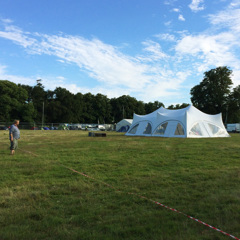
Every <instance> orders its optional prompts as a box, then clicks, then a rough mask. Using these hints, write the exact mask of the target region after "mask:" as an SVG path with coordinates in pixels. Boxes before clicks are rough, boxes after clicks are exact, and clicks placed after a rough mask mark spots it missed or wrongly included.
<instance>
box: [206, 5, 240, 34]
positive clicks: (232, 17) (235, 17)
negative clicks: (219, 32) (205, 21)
mask: <svg viewBox="0 0 240 240" xmlns="http://www.w3.org/2000/svg"><path fill="white" fill-rule="evenodd" d="M209 20H210V23H211V24H213V25H215V26H217V27H219V28H224V27H227V28H230V29H231V30H232V31H234V32H238V33H240V9H232V8H229V9H226V10H224V11H220V12H219V13H217V14H214V15H213V14H211V15H209Z"/></svg>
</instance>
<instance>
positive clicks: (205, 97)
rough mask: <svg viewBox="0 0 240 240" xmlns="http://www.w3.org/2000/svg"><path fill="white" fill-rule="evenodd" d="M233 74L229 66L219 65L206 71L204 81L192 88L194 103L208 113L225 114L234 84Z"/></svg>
mask: <svg viewBox="0 0 240 240" xmlns="http://www.w3.org/2000/svg"><path fill="white" fill-rule="evenodd" d="M231 75H232V70H230V69H229V68H228V67H218V68H215V69H211V70H210V71H207V72H205V73H204V79H203V80H202V82H201V83H200V84H199V85H196V86H195V87H193V88H192V89H191V92H190V93H191V95H192V97H191V101H192V103H193V105H194V106H195V107H197V108H198V109H199V110H201V111H203V112H205V113H208V114H217V113H220V112H224V114H225V113H226V106H227V104H228V96H229V94H230V88H231V86H232V84H233V83H232V80H231Z"/></svg>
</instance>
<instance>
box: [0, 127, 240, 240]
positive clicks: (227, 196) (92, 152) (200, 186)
mask: <svg viewBox="0 0 240 240" xmlns="http://www.w3.org/2000/svg"><path fill="white" fill-rule="evenodd" d="M8 145H9V141H8V132H5V131H0V239H1V240H2V239H4V240H5V239H24V240H25V239H57V240H60V239H81V240H88V239H89V240H108V239H109V240H112V239H114V240H118V239H119V240H120V239H130V240H131V239H134V240H135V239H137V240H151V239H154V240H155V239H156V240H161V239H163V240H171V239H174V240H175V239H178V240H186V239H187V240H191V239H194V240H198V239H199V240H203V239H204V240H212V239H220V240H221V239H230V237H228V236H224V235H223V234H222V233H219V232H217V231H214V230H212V229H210V228H207V227H206V226H203V225H201V224H199V223H197V222H195V221H193V220H191V219H189V218H187V217H185V216H184V215H181V214H178V213H175V212H172V211H170V210H167V209H165V208H163V207H160V206H158V205H156V204H154V203H152V202H151V201H148V200H146V199H142V198H139V197H138V196H136V195H130V194H128V192H131V193H136V194H139V195H142V196H145V197H147V198H149V199H153V200H156V201H158V202H160V203H163V204H165V205H167V206H170V207H173V208H176V209H177V210H179V211H182V212H184V213H186V214H189V215H191V216H193V217H196V218H198V219H200V220H202V221H204V222H206V223H208V224H210V225H213V226H215V227H217V228H220V229H221V230H223V231H226V232H227V233H230V234H233V235H234V236H236V237H240V214H239V213H240V187H239V186H240V134H233V135H232V137H231V138H219V139H173V138H171V139H170V138H146V137H125V136H124V135H123V134H118V133H107V137H106V138H93V137H88V133H87V132H82V131H21V140H19V147H20V149H19V150H18V151H17V152H16V155H15V156H10V155H9V154H10V151H9V150H8ZM64 166H66V167H69V168H72V169H75V170H76V171H79V172H83V173H86V174H87V175H89V176H91V177H93V178H94V179H91V178H87V177H84V176H82V175H80V174H77V173H75V172H73V171H71V170H69V169H67V168H66V167H64ZM102 182H104V183H107V184H110V185H112V186H113V187H115V189H112V188H110V187H108V186H106V185H104V184H103V183H102ZM117 189H119V190H120V192H119V191H117Z"/></svg>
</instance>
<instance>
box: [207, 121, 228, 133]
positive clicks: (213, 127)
mask: <svg viewBox="0 0 240 240" xmlns="http://www.w3.org/2000/svg"><path fill="white" fill-rule="evenodd" d="M208 126H209V128H210V130H211V132H212V134H213V135H214V136H219V135H222V134H224V131H223V130H222V129H221V128H219V127H218V126H216V125H213V124H210V123H209V124H208Z"/></svg>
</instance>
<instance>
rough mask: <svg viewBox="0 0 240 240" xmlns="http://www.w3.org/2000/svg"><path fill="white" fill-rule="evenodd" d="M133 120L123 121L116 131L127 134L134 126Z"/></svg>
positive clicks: (119, 123)
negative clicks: (132, 125)
mask: <svg viewBox="0 0 240 240" xmlns="http://www.w3.org/2000/svg"><path fill="white" fill-rule="evenodd" d="M132 121H133V120H132V119H122V120H121V121H120V122H118V123H117V125H116V131H117V132H127V131H128V129H129V128H130V126H131V124H132Z"/></svg>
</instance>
